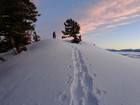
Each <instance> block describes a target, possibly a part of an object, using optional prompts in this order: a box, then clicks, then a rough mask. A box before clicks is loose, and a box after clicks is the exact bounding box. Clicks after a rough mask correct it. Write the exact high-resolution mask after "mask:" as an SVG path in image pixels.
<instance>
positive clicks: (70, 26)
mask: <svg viewBox="0 0 140 105" xmlns="http://www.w3.org/2000/svg"><path fill="white" fill-rule="evenodd" d="M64 26H65V31H62V33H63V34H64V36H62V38H65V37H73V38H74V39H73V40H72V42H73V43H79V42H80V41H81V37H78V35H77V34H79V33H80V25H79V24H78V23H77V22H76V21H74V20H72V19H67V20H66V22H64Z"/></svg>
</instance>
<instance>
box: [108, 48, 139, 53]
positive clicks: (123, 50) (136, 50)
mask: <svg viewBox="0 0 140 105" xmlns="http://www.w3.org/2000/svg"><path fill="white" fill-rule="evenodd" d="M107 50H108V51H112V52H140V49H121V50H116V49H107Z"/></svg>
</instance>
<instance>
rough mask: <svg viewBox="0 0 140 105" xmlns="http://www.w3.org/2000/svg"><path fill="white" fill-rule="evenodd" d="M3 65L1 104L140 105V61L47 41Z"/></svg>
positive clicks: (0, 72) (0, 68)
mask: <svg viewBox="0 0 140 105" xmlns="http://www.w3.org/2000/svg"><path fill="white" fill-rule="evenodd" d="M28 49H29V50H28V51H27V52H23V53H21V54H20V55H17V56H13V57H12V58H9V59H8V61H6V62H5V63H1V64H0V105H139V104H140V89H139V87H140V84H139V81H140V61H139V60H137V59H132V58H128V57H125V56H121V55H119V54H114V53H112V52H109V51H106V50H103V49H100V48H98V47H96V46H94V45H93V44H89V43H85V42H81V43H80V44H72V43H69V42H67V41H61V40H51V39H48V40H43V41H40V42H39V43H35V44H33V45H30V46H28Z"/></svg>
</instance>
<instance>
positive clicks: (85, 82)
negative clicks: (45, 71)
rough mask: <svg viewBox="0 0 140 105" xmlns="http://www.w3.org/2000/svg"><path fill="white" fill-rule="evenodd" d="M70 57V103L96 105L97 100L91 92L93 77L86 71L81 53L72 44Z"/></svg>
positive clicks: (72, 104)
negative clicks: (71, 76)
mask: <svg viewBox="0 0 140 105" xmlns="http://www.w3.org/2000/svg"><path fill="white" fill-rule="evenodd" d="M72 59H73V65H74V76H73V82H72V84H71V91H70V92H71V101H70V105H98V100H97V99H96V97H95V96H94V94H93V78H92V77H91V76H90V75H89V73H88V68H87V66H86V64H85V63H84V60H83V58H82V53H81V52H80V50H78V49H77V48H76V47H74V46H72Z"/></svg>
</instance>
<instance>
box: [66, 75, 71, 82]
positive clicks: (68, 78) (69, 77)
mask: <svg viewBox="0 0 140 105" xmlns="http://www.w3.org/2000/svg"><path fill="white" fill-rule="evenodd" d="M66 83H70V84H71V83H72V76H67V80H66Z"/></svg>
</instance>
